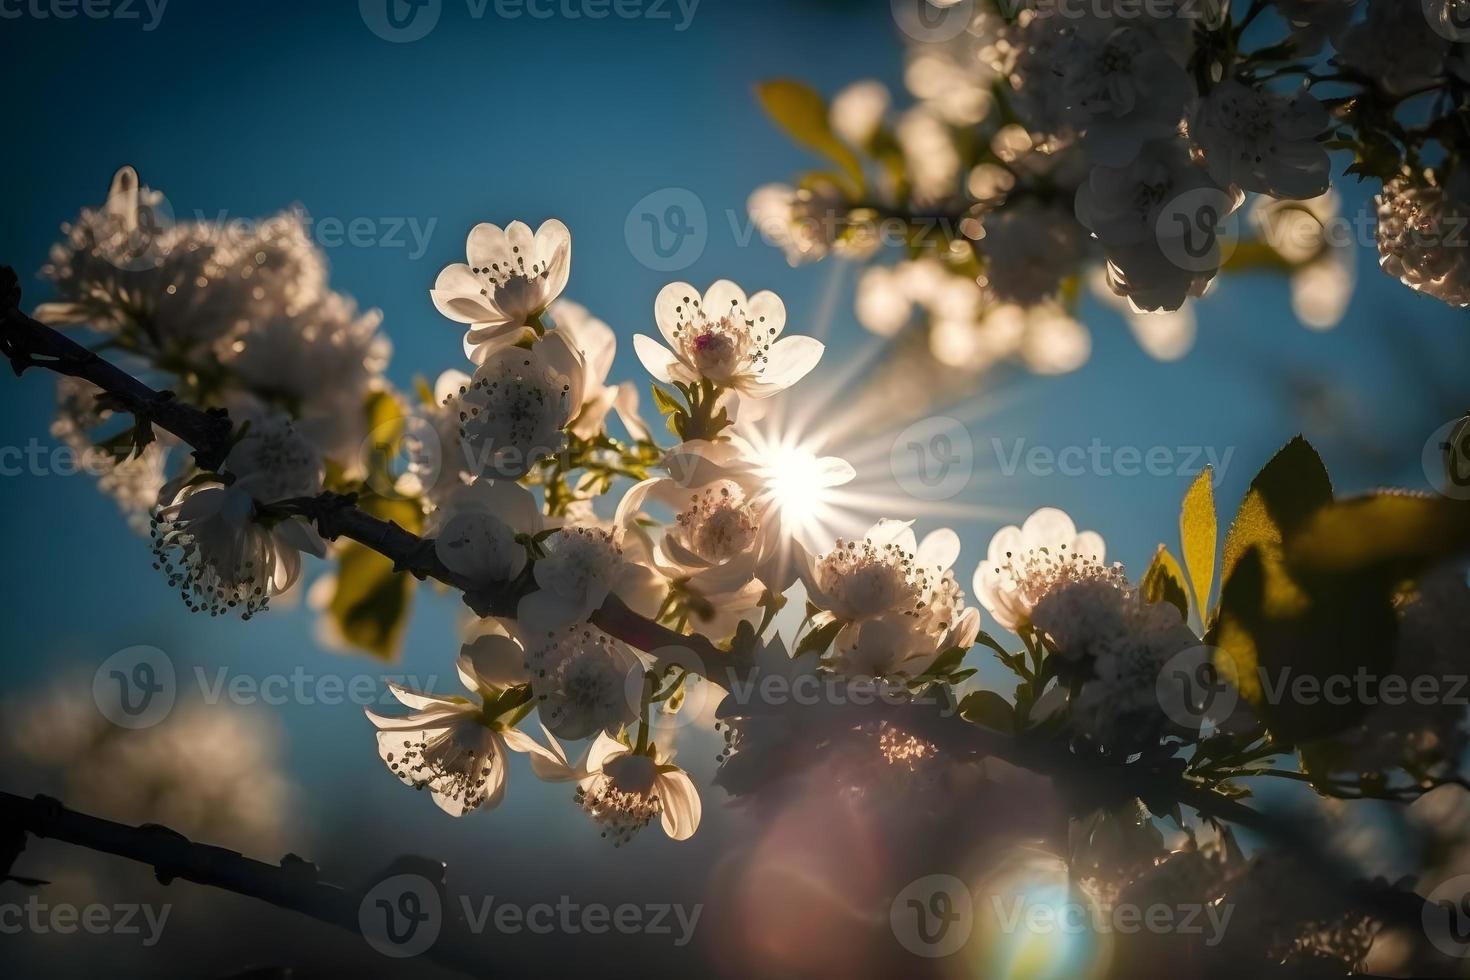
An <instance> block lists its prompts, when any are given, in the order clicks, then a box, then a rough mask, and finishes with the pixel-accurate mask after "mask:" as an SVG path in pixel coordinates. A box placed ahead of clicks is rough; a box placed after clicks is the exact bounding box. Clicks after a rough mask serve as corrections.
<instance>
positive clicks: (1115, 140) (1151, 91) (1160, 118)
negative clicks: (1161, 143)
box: [1057, 19, 1194, 167]
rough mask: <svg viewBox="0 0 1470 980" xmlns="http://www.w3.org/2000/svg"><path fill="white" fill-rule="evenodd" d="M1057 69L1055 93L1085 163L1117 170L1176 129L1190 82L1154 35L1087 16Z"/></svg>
mask: <svg viewBox="0 0 1470 980" xmlns="http://www.w3.org/2000/svg"><path fill="white" fill-rule="evenodd" d="M1072 37H1073V43H1072V44H1071V45H1070V46H1068V47H1067V48H1066V49H1065V50H1064V52H1063V55H1064V56H1063V59H1062V61H1061V62H1059V64H1058V66H1057V68H1058V69H1059V70H1060V71H1061V73H1062V76H1061V79H1060V82H1059V84H1060V85H1061V89H1062V92H1061V97H1062V99H1063V100H1064V102H1065V105H1066V106H1067V109H1068V110H1069V111H1070V114H1071V121H1072V124H1073V125H1074V126H1075V127H1076V128H1077V129H1078V130H1080V131H1082V133H1083V137H1082V144H1083V149H1084V150H1085V152H1086V153H1087V157H1088V159H1089V160H1091V161H1093V162H1094V163H1098V164H1104V165H1107V166H1112V167H1121V166H1123V165H1125V164H1127V163H1128V162H1129V161H1131V160H1132V159H1133V158H1134V157H1135V156H1137V155H1138V151H1139V149H1140V148H1141V147H1142V146H1143V145H1144V144H1145V143H1148V142H1150V141H1152V140H1159V139H1165V138H1167V137H1169V136H1170V135H1172V134H1173V133H1174V132H1175V131H1176V130H1177V129H1178V127H1179V122H1180V120H1181V119H1182V118H1183V117H1184V114H1185V111H1186V108H1187V106H1188V103H1189V102H1190V101H1191V100H1192V99H1193V98H1194V82H1193V80H1192V79H1190V77H1189V75H1188V73H1187V72H1185V70H1184V69H1183V68H1182V67H1181V66H1180V65H1179V64H1178V63H1176V62H1175V60H1174V58H1173V56H1172V55H1171V54H1170V52H1169V50H1168V49H1167V48H1166V47H1165V46H1164V45H1163V44H1162V43H1160V41H1159V40H1158V38H1156V37H1155V36H1154V35H1153V34H1151V33H1149V32H1148V31H1146V30H1143V29H1141V28H1134V27H1118V26H1117V25H1116V24H1114V23H1112V22H1111V21H1107V20H1097V19H1086V20H1083V21H1081V22H1080V24H1079V27H1078V29H1077V30H1076V32H1075V33H1074V34H1073V35H1072Z"/></svg>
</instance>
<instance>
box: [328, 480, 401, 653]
mask: <svg viewBox="0 0 1470 980" xmlns="http://www.w3.org/2000/svg"><path fill="white" fill-rule="evenodd" d="M358 505H359V506H360V507H362V508H363V509H364V510H366V511H368V512H369V513H371V514H373V515H374V516H376V517H380V518H382V519H384V520H389V521H394V522H395V523H397V524H398V525H400V526H401V527H403V528H405V529H406V530H409V531H413V532H415V533H417V532H418V531H419V529H420V525H421V524H422V515H421V512H420V510H419V508H418V505H417V504H415V503H413V502H411V501H404V500H388V499H385V498H383V497H376V496H366V497H364V498H362V499H360V500H359V502H358ZM413 593H414V579H413V576H411V575H408V574H407V573H404V572H395V571H394V570H393V562H391V561H390V560H389V559H387V558H384V557H383V556H382V555H380V554H378V553H377V552H376V551H373V550H372V549H371V548H368V547H366V546H365V545H361V544H358V543H357V542H356V541H347V542H345V543H344V545H343V546H342V548H341V550H340V553H339V557H338V564H337V589H336V591H335V592H334V593H333V595H332V601H331V603H330V604H329V605H328V607H327V612H328V614H329V615H330V616H331V617H332V619H333V621H334V622H335V623H336V625H337V630H338V633H339V634H340V635H341V637H342V639H343V640H345V641H346V642H347V643H348V644H350V645H351V646H353V647H355V648H357V649H359V650H362V651H364V652H366V653H370V654H372V655H373V656H375V657H378V658H380V659H382V660H394V659H396V658H397V656H398V649H399V645H400V644H401V643H402V641H403V631H404V628H405V627H406V626H407V625H408V615H409V608H410V606H411V604H412V601H413Z"/></svg>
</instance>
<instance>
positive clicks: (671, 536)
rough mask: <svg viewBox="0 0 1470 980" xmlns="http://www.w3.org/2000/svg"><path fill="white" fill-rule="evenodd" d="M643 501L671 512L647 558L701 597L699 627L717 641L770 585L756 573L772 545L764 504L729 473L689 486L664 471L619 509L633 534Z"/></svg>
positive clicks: (634, 491)
mask: <svg viewBox="0 0 1470 980" xmlns="http://www.w3.org/2000/svg"><path fill="white" fill-rule="evenodd" d="M646 503H656V504H659V505H661V506H663V507H665V508H667V509H668V510H669V511H671V512H672V513H673V520H672V521H671V522H670V523H668V524H667V525H666V526H665V527H664V532H663V535H662V537H661V538H660V539H659V540H657V541H650V542H649V545H650V550H649V556H650V564H651V565H652V566H653V568H654V569H655V570H657V571H658V572H659V574H661V575H662V576H663V577H664V578H666V579H668V580H669V581H670V582H677V583H679V587H680V589H681V590H683V591H685V592H687V593H690V594H692V595H693V596H695V597H697V598H698V599H699V600H700V601H699V602H698V603H697V604H695V608H694V610H693V611H694V623H693V625H694V626H695V628H696V629H697V630H698V631H699V632H700V633H702V634H704V635H705V636H708V637H709V638H710V639H712V640H714V641H716V642H720V641H722V640H724V639H726V638H727V637H729V636H731V635H732V634H733V633H734V632H735V629H736V628H737V626H738V624H739V622H740V621H741V620H742V619H745V618H747V617H749V616H751V614H752V613H753V612H754V611H755V609H756V608H757V606H758V603H759V602H760V599H761V596H762V594H763V593H764V592H765V591H766V585H765V584H764V583H763V582H761V581H760V580H759V579H757V577H756V576H757V573H759V572H762V571H766V567H765V563H764V562H763V560H762V559H763V557H764V555H765V553H766V551H767V549H769V548H770V547H772V546H773V545H774V544H775V542H773V541H772V540H771V538H770V530H769V529H768V528H767V527H766V526H765V524H764V519H765V516H766V515H765V513H763V511H764V510H765V508H762V507H761V506H760V504H759V502H758V501H756V500H754V499H752V497H751V496H749V495H748V494H747V491H746V489H745V488H744V487H742V486H741V485H740V484H739V483H737V482H736V481H734V480H731V479H721V480H715V481H713V482H711V483H708V484H705V485H703V486H697V487H688V486H684V485H682V484H681V483H680V482H679V481H677V480H674V479H672V478H669V477H659V478H654V479H651V480H645V481H644V482H642V483H639V484H637V485H636V486H634V487H633V488H632V489H630V490H629V491H628V494H627V497H626V498H625V499H624V504H623V507H622V511H623V513H624V518H625V520H628V521H629V522H630V523H629V526H628V528H627V531H628V532H631V533H638V532H639V528H638V524H637V520H638V516H639V514H640V513H641V512H642V508H643V506H644V505H645V504H646ZM767 574H769V572H768V573H767Z"/></svg>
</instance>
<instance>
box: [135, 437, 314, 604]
mask: <svg viewBox="0 0 1470 980" xmlns="http://www.w3.org/2000/svg"><path fill="white" fill-rule="evenodd" d="M224 471H225V476H224V477H223V479H218V480H216V479H199V478H194V479H188V480H185V479H184V478H182V477H181V478H180V479H178V480H175V481H173V482H172V483H170V484H169V485H167V486H165V487H164V489H163V491H162V493H161V494H160V500H161V501H163V500H166V501H168V503H166V504H164V505H163V506H161V507H160V508H159V510H158V513H157V515H156V516H155V517H154V518H153V521H152V537H153V555H154V567H155V568H159V569H162V570H163V571H164V572H165V573H166V574H167V576H168V582H169V585H171V586H173V587H175V588H177V589H179V592H180V595H182V597H183V599H184V602H185V603H186V604H187V605H188V606H189V608H190V609H192V610H193V611H195V612H200V611H203V610H208V611H209V613H210V615H219V614H220V613H221V612H224V611H227V610H232V609H238V610H239V611H240V612H241V613H242V615H243V616H244V617H245V618H246V619H249V618H250V617H251V616H252V615H254V614H255V613H256V612H258V611H259V610H261V609H264V608H265V607H266V605H267V603H268V602H269V600H270V597H271V596H273V595H279V594H280V593H282V592H285V591H286V590H287V589H289V588H290V587H291V586H292V585H293V584H295V582H296V579H297V577H298V576H299V575H300V573H301V555H300V553H301V552H303V551H305V552H308V553H309V554H313V555H316V556H317V557H318V558H320V557H323V556H325V555H326V551H327V546H326V542H325V541H323V540H322V538H321V536H320V535H318V534H317V532H316V529H315V528H314V527H312V525H311V523H310V522H309V521H308V520H306V518H304V517H288V518H285V519H284V520H282V519H274V518H265V519H261V518H260V517H259V516H258V514H257V505H258V504H272V503H277V502H279V501H282V500H287V499H290V498H295V497H309V496H313V495H315V494H316V493H318V492H319V491H320V490H321V486H322V476H323V468H322V461H321V456H320V455H319V454H318V453H317V451H316V448H315V447H314V446H313V445H312V444H311V443H310V442H309V441H308V440H306V439H305V438H304V437H302V436H301V435H300V434H299V433H298V432H297V431H296V430H295V428H294V426H293V424H292V423H291V421H290V420H289V419H285V418H283V417H279V416H278V417H274V418H268V419H264V420H262V421H261V422H260V423H258V424H256V425H252V426H250V427H249V428H248V430H247V431H246V432H245V434H244V435H243V436H242V437H241V438H240V439H239V440H238V441H237V442H236V443H235V445H234V447H233V448H232V449H231V450H230V454H229V456H228V457H227V458H226V460H225V465H224Z"/></svg>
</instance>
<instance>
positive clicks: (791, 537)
mask: <svg viewBox="0 0 1470 980" xmlns="http://www.w3.org/2000/svg"><path fill="white" fill-rule="evenodd" d="M755 438H756V436H755V434H754V433H753V432H751V431H750V430H749V429H748V428H746V427H745V426H744V425H742V424H737V426H736V428H735V429H734V430H733V431H732V432H731V433H730V434H729V435H727V436H726V437H725V438H723V439H721V440H720V441H718V442H710V441H707V440H691V441H689V442H685V443H682V444H680V445H679V446H678V447H677V448H676V449H674V450H673V451H671V452H670V453H669V454H668V456H667V457H666V458H665V460H664V466H665V468H666V469H667V470H668V471H669V474H670V477H671V479H672V483H671V484H664V483H659V484H653V483H650V484H649V485H648V486H646V487H644V488H642V489H641V490H639V489H638V488H635V490H636V491H637V492H634V491H629V495H628V497H626V498H625V500H624V509H623V513H624V519H625V520H627V519H629V518H630V517H631V516H632V515H633V514H634V513H636V511H637V509H639V508H641V507H642V505H643V501H642V499H641V498H640V494H642V493H648V492H649V491H650V489H651V488H652V487H653V486H655V485H657V486H658V487H660V490H659V495H660V496H664V497H665V498H666V499H669V500H671V501H673V505H674V506H675V507H677V508H678V512H679V513H682V514H683V515H684V517H685V518H686V521H685V523H684V525H683V526H682V527H680V526H678V524H677V522H676V527H675V528H674V529H672V534H673V538H672V539H669V538H668V537H667V535H666V538H665V540H666V541H669V545H670V549H672V550H665V551H663V552H662V556H663V559H662V560H664V561H666V562H672V564H671V565H668V566H666V567H669V568H671V569H676V568H684V569H688V570H691V572H693V570H695V569H697V568H700V566H701V565H702V566H703V568H704V570H706V571H708V573H709V574H708V575H707V576H703V577H701V579H700V581H701V583H702V584H705V585H708V586H710V587H716V588H724V587H729V586H732V585H734V584H735V583H736V582H738V581H739V580H740V579H741V578H742V577H743V576H744V575H745V574H746V573H747V562H748V563H749V572H750V573H751V574H753V575H754V577H755V578H756V579H758V580H759V581H761V582H762V583H764V584H765V586H766V587H767V588H768V589H770V591H771V592H772V593H774V594H778V595H779V594H781V593H783V592H785V591H786V590H787V589H788V588H790V587H791V585H792V583H793V582H795V581H796V578H797V575H798V571H799V564H800V562H799V558H800V556H801V555H802V554H804V553H806V552H810V551H813V550H816V549H817V548H818V547H819V546H820V543H821V541H820V537H819V534H818V531H819V528H817V527H815V526H814V524H815V523H816V522H812V521H808V520H804V519H803V517H810V516H811V515H802V514H792V513H790V512H789V510H788V509H787V508H786V507H785V506H783V504H784V501H783V499H782V488H783V481H784V480H785V479H788V478H789V474H786V473H783V472H782V470H783V468H785V467H788V466H790V465H791V459H790V458H789V457H788V454H786V453H783V452H781V451H779V450H778V451H774V452H771V451H762V450H761V449H758V448H757V445H756V442H754V441H752V440H753V439H755ZM856 476H857V471H856V470H854V469H853V468H852V465H851V464H849V463H848V462H847V461H846V460H844V459H840V458H838V457H836V456H823V457H815V456H813V457H811V458H810V459H809V460H806V461H805V462H804V463H803V464H802V472H801V474H800V477H801V479H802V481H803V483H804V484H809V487H807V488H806V489H809V490H810V491H811V492H812V493H814V494H820V493H822V492H824V491H829V490H832V489H834V488H836V487H840V486H844V485H845V484H848V483H850V482H852V480H853V479H855V478H856ZM731 486H733V487H736V488H738V490H739V493H738V495H737V494H736V493H734V492H731V493H729V494H728V495H723V496H722V495H720V493H719V491H720V489H721V488H722V487H723V488H726V489H729V488H730V487H731ZM702 490H710V491H712V495H711V496H710V497H708V498H698V497H695V496H694V495H695V494H696V493H697V492H698V491H702ZM681 492H682V493H683V494H685V495H686V496H684V497H682V498H681V497H680V496H679V494H680V493H681ZM701 501H702V502H701ZM691 536H692V537H691ZM721 555H723V556H724V557H723V558H722V557H719V556H721ZM695 574H698V573H697V572H695ZM746 598H748V594H747V596H746Z"/></svg>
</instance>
